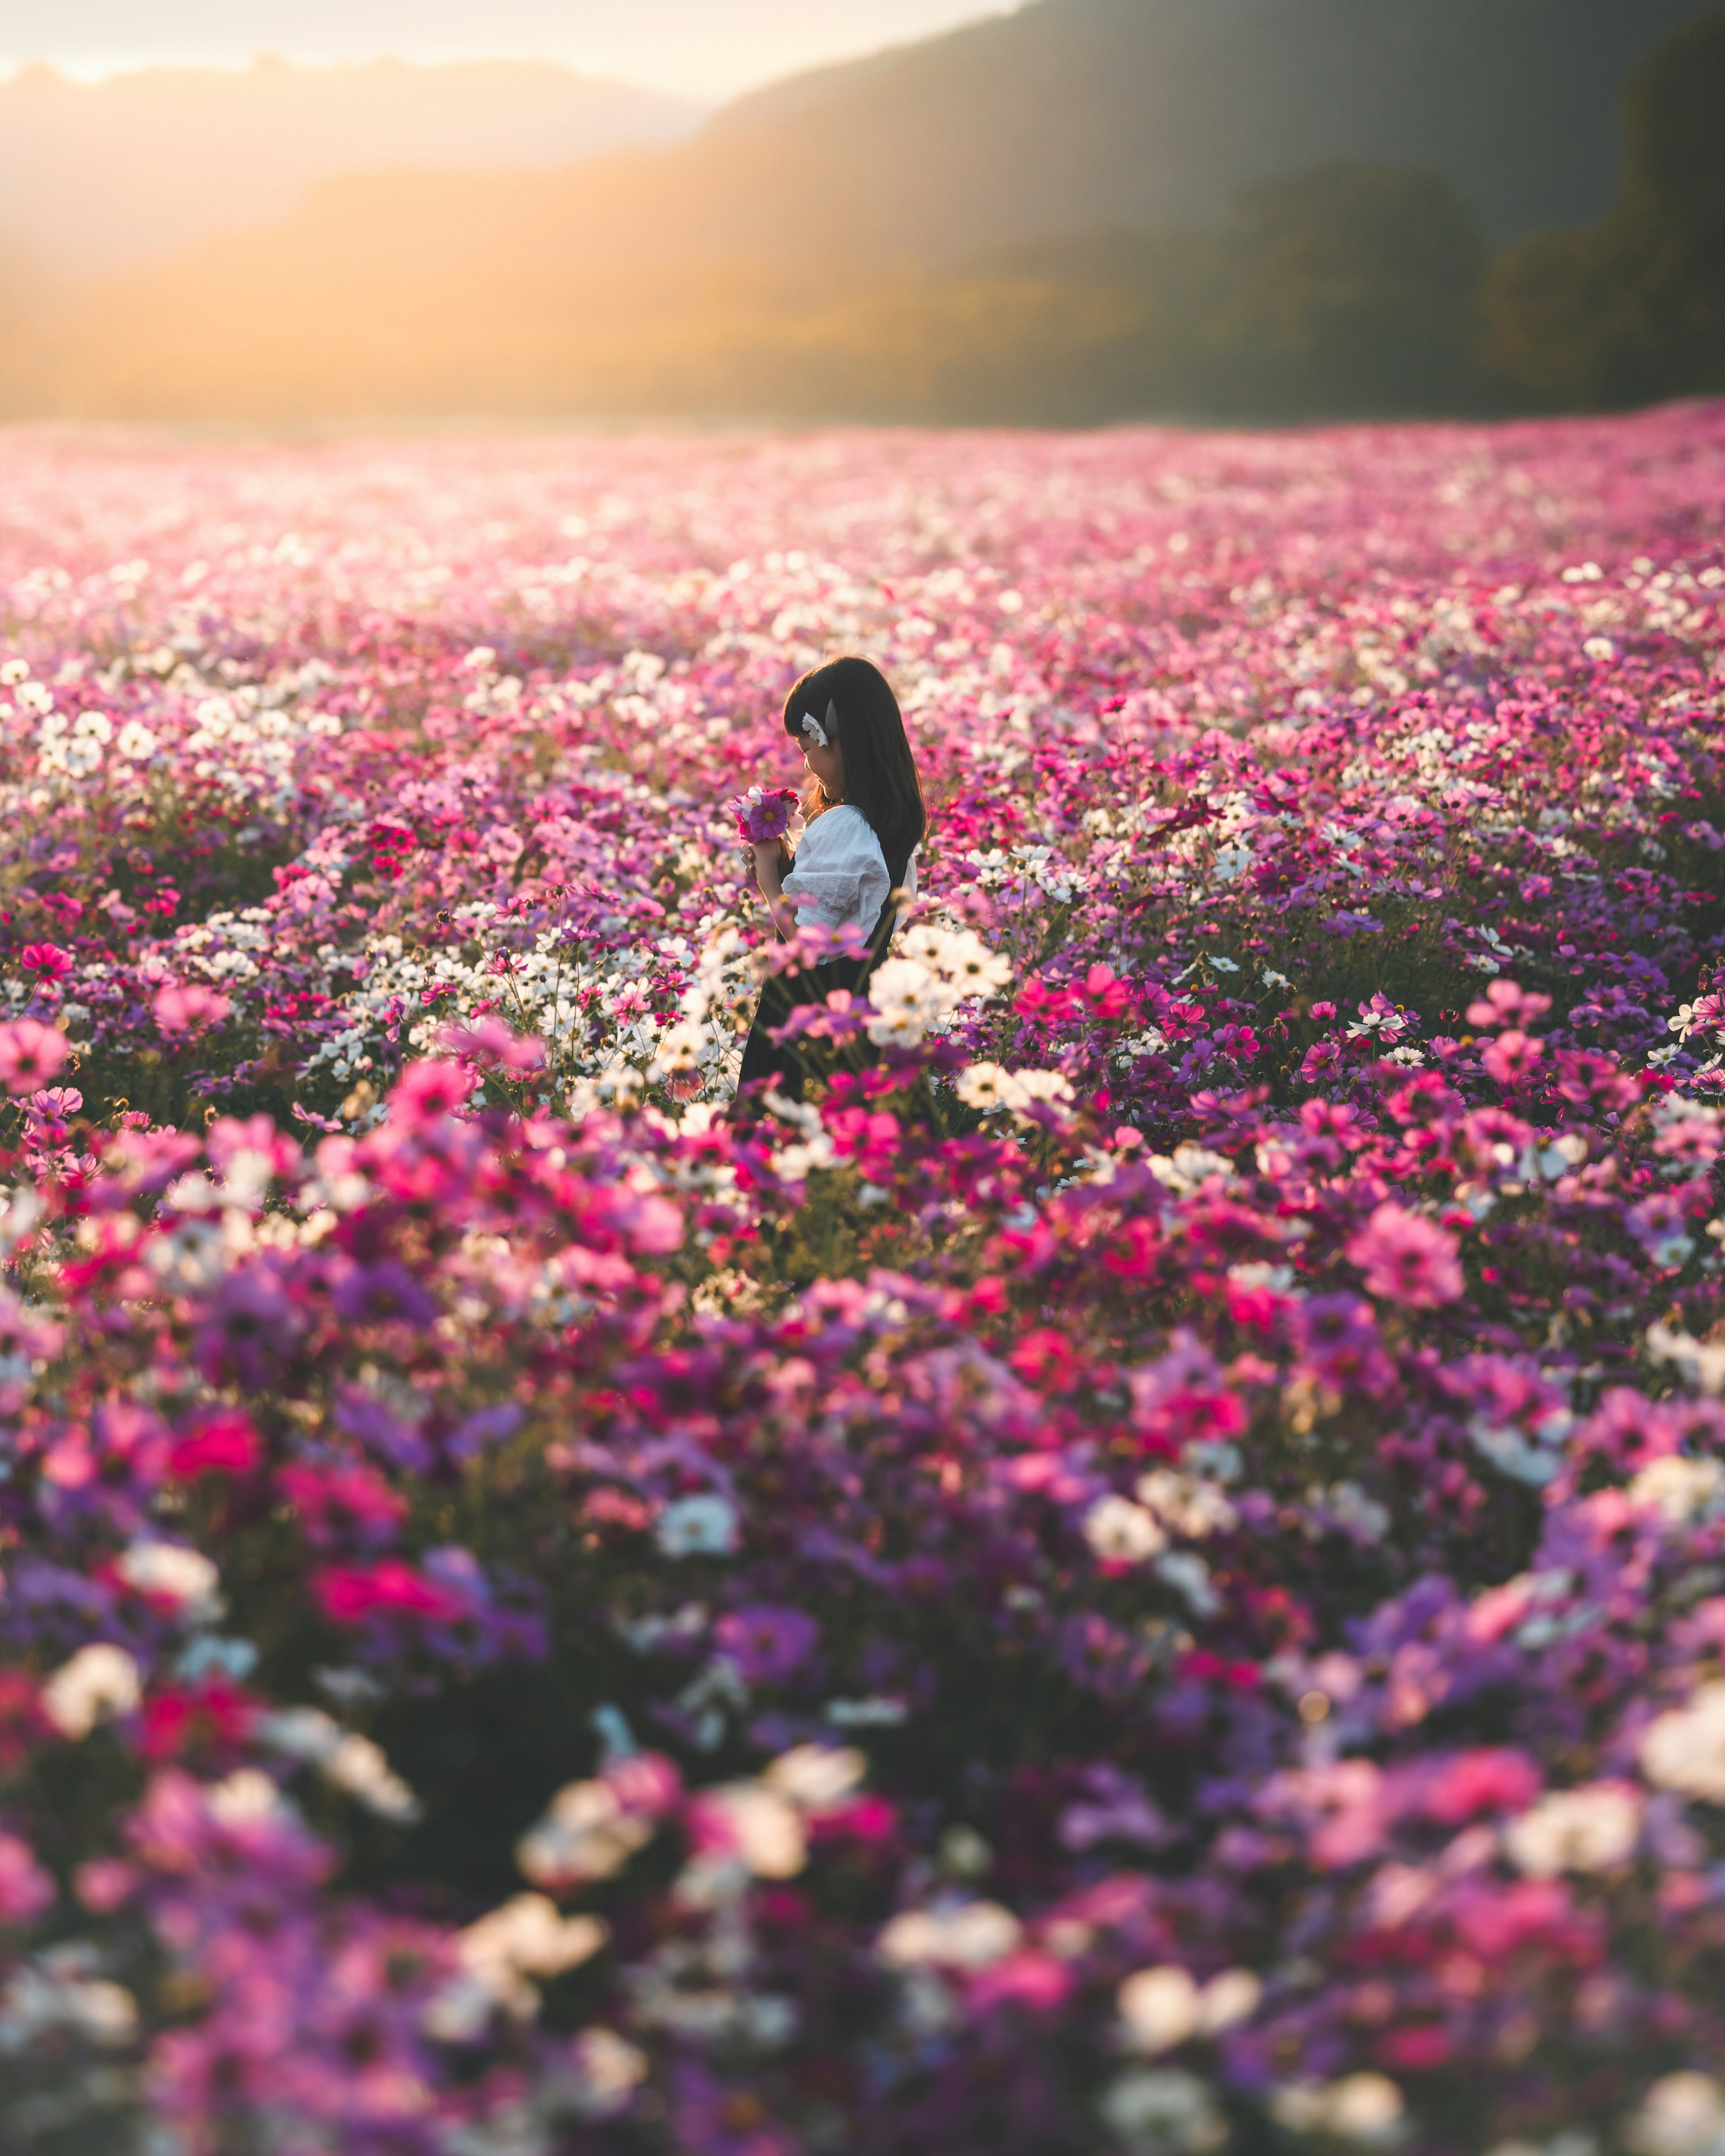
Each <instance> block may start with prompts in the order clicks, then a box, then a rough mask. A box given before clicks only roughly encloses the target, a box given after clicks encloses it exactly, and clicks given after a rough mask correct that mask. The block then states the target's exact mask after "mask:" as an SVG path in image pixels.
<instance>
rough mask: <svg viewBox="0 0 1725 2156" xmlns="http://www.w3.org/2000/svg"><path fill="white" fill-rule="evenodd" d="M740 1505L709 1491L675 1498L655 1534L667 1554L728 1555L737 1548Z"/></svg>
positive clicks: (662, 1517) (667, 1507) (690, 1555)
mask: <svg viewBox="0 0 1725 2156" xmlns="http://www.w3.org/2000/svg"><path fill="white" fill-rule="evenodd" d="M653 1536H654V1540H655V1542H656V1543H658V1544H659V1547H660V1549H661V1550H662V1551H663V1552H664V1553H665V1556H666V1557H728V1556H729V1555H730V1553H731V1552H732V1550H734V1549H735V1548H737V1507H735V1506H734V1505H733V1504H732V1503H731V1502H730V1501H729V1499H728V1498H725V1497H720V1496H714V1495H711V1494H709V1495H706V1496H696V1497H675V1498H673V1499H672V1501H671V1502H670V1504H669V1505H667V1506H666V1507H665V1510H664V1511H663V1512H661V1513H660V1516H659V1519H658V1522H657V1524H656V1526H655V1528H654V1530H653Z"/></svg>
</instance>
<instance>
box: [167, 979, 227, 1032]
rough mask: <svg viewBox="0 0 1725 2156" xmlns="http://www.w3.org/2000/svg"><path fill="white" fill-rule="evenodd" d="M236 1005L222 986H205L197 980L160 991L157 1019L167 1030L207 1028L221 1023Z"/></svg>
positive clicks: (193, 1030)
mask: <svg viewBox="0 0 1725 2156" xmlns="http://www.w3.org/2000/svg"><path fill="white" fill-rule="evenodd" d="M233 1008H234V1006H233V1004H231V1003H229V1001H228V998H227V997H226V996H224V995H223V994H222V993H221V992H220V990H219V989H217V988H203V987H201V986H200V985H199V984H198V983H197V982H195V981H194V982H192V983H190V984H189V985H188V986H187V987H185V988H158V989H157V992H156V1003H155V1011H156V1023H157V1025H158V1026H160V1027H161V1029H162V1031H163V1032H164V1033H165V1034H179V1033H189V1034H200V1033H203V1032H206V1031H207V1030H208V1028H209V1027H211V1026H213V1025H219V1024H221V1023H222V1020H223V1019H224V1018H226V1017H227V1015H228V1012H229V1011H230V1010H232V1009H233Z"/></svg>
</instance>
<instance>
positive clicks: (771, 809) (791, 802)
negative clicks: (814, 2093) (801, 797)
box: [731, 786, 802, 846]
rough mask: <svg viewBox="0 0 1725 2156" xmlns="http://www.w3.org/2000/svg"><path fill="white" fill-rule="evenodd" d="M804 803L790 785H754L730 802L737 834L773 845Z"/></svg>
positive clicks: (761, 844)
mask: <svg viewBox="0 0 1725 2156" xmlns="http://www.w3.org/2000/svg"><path fill="white" fill-rule="evenodd" d="M801 805H802V804H801V803H799V802H798V798H797V797H796V795H795V794H794V793H792V792H791V791H790V789H789V788H788V787H783V786H778V787H773V788H770V789H769V788H763V787H759V786H752V787H750V788H749V790H748V792H747V793H744V794H742V795H740V796H739V797H738V798H737V800H735V801H733V802H732V803H731V813H732V815H733V816H734V817H735V818H736V819H737V836H738V838H740V839H744V840H745V841H746V842H747V844H750V845H752V846H770V845H771V844H773V841H774V839H782V838H783V837H784V835H785V834H786V833H787V832H788V830H789V829H790V828H791V823H792V819H793V818H794V817H795V815H796V814H797V812H798V808H800V807H801Z"/></svg>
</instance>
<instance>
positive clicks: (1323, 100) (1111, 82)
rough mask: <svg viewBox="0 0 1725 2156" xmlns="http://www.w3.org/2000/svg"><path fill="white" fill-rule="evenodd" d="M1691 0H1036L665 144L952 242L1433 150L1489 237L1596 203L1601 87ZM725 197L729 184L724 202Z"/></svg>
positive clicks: (851, 222)
mask: <svg viewBox="0 0 1725 2156" xmlns="http://www.w3.org/2000/svg"><path fill="white" fill-rule="evenodd" d="M1702 12H1704V10H1703V8H1702V6H1701V5H1699V4H1697V0H1633V4H1625V0H1037V4H1034V5H1032V6H1029V7H1027V8H1024V9H1022V10H1021V11H1020V12H1019V13H1018V14H1016V15H1014V16H1012V17H1009V18H1005V19H1004V20H995V21H990V22H986V23H978V24H975V25H973V26H971V27H970V28H967V29H963V30H960V31H957V32H955V33H951V34H949V35H947V36H946V37H944V38H936V39H932V40H929V41H927V43H924V44H920V45H917V46H914V47H911V48H908V49H904V50H901V51H899V52H894V53H887V54H881V55H879V56H877V57H876V58H875V59H870V60H865V61H861V62H856V63H853V64H850V65H847V66H845V67H838V68H829V69H822V70H820V71H819V72H817V73H814V74H807V75H803V76H801V77H798V78H797V79H795V80H791V81H788V82H785V83H782V84H778V85H773V86H772V87H770V88H768V89H767V90H762V91H759V92H757V93H756V94H755V95H752V96H749V97H747V98H743V99H742V100H738V101H737V103H735V104H734V105H731V106H729V107H728V108H727V109H726V110H725V111H723V112H722V113H721V114H720V115H718V116H717V117H716V119H715V120H714V121H712V122H711V124H710V126H708V127H707V129H706V131H704V134H703V136H701V140H700V141H699V142H698V143H697V144H696V145H695V146H691V150H690V151H689V152H688V153H687V155H688V157H689V160H690V163H691V167H695V168H698V169H701V170H702V171H703V172H706V173H708V174H710V175H713V176H716V177H720V178H721V179H723V178H725V177H728V176H729V175H731V174H732V173H735V172H737V171H739V170H742V171H744V172H747V176H748V182H747V192H748V193H749V195H750V196H751V197H752V202H751V203H750V208H751V209H752V213H753V221H754V223H755V224H756V226H757V228H758V229H762V230H764V231H771V232H773V233H776V234H788V233H789V232H791V231H796V232H798V233H799V234H801V235H803V237H805V238H810V239H812V238H813V237H814V235H815V234H821V233H824V234H825V235H826V236H827V237H828V238H829V239H831V240H833V241H834V242H839V243H843V244H851V245H865V246H869V247H878V248H880V249H886V250H888V251H891V250H893V249H907V250H910V251H913V252H916V253H920V254H942V253H946V254H962V253H964V252H967V251H970V250H973V249H983V248H987V247H989V246H993V245H996V244H1002V243H1005V242H1009V241H1010V240H1013V239H1019V238H1024V237H1027V236H1034V235H1037V234H1047V233H1057V232H1065V231H1072V230H1077V229H1081V228H1086V227H1089V226H1094V225H1102V224H1110V223H1131V224H1141V225H1152V226H1154V225H1161V224H1168V223H1183V222H1186V221H1189V220H1193V219H1199V218H1208V217H1211V216H1214V215H1215V214H1216V213H1218V212H1219V211H1220V210H1221V209H1222V208H1224V205H1225V204H1226V203H1227V201H1228V200H1229V198H1230V197H1231V196H1232V195H1233V194H1234V193H1235V192H1236V190H1238V189H1239V188H1240V187H1244V186H1247V185H1250V184H1251V183H1252V182H1255V181H1258V180H1260V179H1267V178H1272V177H1277V176H1279V175H1281V174H1282V173H1285V172H1292V171H1296V170H1297V169H1299V168H1301V167H1304V166H1307V165H1312V164H1316V163H1318V162H1323V161H1326V160H1330V159H1336V158H1352V159H1360V160H1364V161H1372V162H1377V161H1384V160H1392V161H1394V162H1400V163H1404V164H1412V165H1422V166H1429V167H1431V168H1433V169H1435V170H1436V171H1438V172H1441V173H1442V174H1443V175H1444V177H1445V178H1447V179H1448V180H1449V181H1450V182H1451V184H1452V185H1453V186H1454V187H1455V188H1456V190H1457V192H1458V193H1460V194H1461V197H1462V198H1463V199H1464V200H1465V201H1466V203H1468V205H1469V206H1470V208H1471V209H1472V210H1473V211H1474V213H1475V214H1476V216H1477V217H1478V218H1479V219H1480V221H1481V224H1482V225H1483V226H1484V228H1485V229H1486V233H1487V234H1488V236H1489V237H1491V239H1494V240H1504V239H1511V238H1512V237H1515V236H1516V235H1517V234H1522V233H1524V232H1527V231H1529V230H1532V229H1536V228H1540V227H1543V226H1546V225H1553V224H1557V225H1563V224H1576V223H1584V222H1585V221H1587V220H1588V219H1589V218H1594V217H1596V216H1598V215H1599V214H1600V213H1601V212H1602V211H1603V210H1604V208H1605V207H1606V206H1607V204H1608V203H1609V201H1610V199H1611V196H1612V193H1613V189H1614V186H1615V178H1616V167H1617V156H1618V147H1617V126H1616V118H1615V99H1616V96H1617V93H1618V91H1619V90H1620V86H1621V84H1622V82H1623V80H1624V77H1625V74H1626V72H1627V70H1628V69H1629V68H1630V65H1631V64H1632V63H1633V61H1634V60H1635V59H1636V58H1637V57H1638V56H1639V55H1640V53H1641V52H1643V51H1644V50H1645V49H1646V48H1647V47H1648V46H1649V45H1650V44H1652V43H1653V42H1654V41H1655V40H1656V38H1659V37H1661V35H1663V34H1664V33H1666V31H1667V30H1669V29H1671V28H1673V27H1674V26H1675V25H1676V24H1678V23H1682V22H1684V21H1686V20H1687V19H1688V18H1691V17H1693V16H1695V15H1697V14H1698V13H1702ZM741 207H742V205H741V203H739V208H741Z"/></svg>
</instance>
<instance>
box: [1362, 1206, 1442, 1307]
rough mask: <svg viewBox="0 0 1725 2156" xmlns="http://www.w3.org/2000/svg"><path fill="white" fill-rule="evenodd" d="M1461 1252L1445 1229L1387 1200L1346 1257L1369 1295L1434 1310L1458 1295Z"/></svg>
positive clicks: (1374, 1214)
mask: <svg viewBox="0 0 1725 2156" xmlns="http://www.w3.org/2000/svg"><path fill="white" fill-rule="evenodd" d="M1460 1249H1461V1245H1459V1244H1458V1243H1457V1242H1456V1240H1455V1237H1454V1236H1453V1235H1451V1234H1450V1232H1449V1230H1448V1229H1446V1228H1440V1227H1439V1226H1438V1225H1437V1224H1436V1222H1435V1221H1433V1220H1427V1219H1422V1218H1421V1216H1420V1214H1417V1213H1409V1212H1405V1211H1404V1210H1403V1209H1402V1208H1401V1207H1400V1206H1399V1205H1397V1204H1394V1202H1393V1201H1386V1202H1385V1203H1384V1204H1382V1205H1380V1206H1378V1209H1377V1210H1376V1211H1375V1212H1374V1213H1373V1215H1372V1217H1371V1219H1370V1220H1369V1221H1368V1223H1367V1224H1366V1225H1365V1226H1364V1227H1363V1228H1362V1229H1360V1230H1359V1232H1358V1234H1357V1235H1355V1236H1353V1239H1352V1240H1351V1241H1350V1242H1349V1243H1348V1262H1349V1263H1350V1264H1351V1265H1358V1267H1359V1269H1360V1270H1361V1271H1362V1272H1363V1274H1364V1275H1365V1276H1366V1286H1368V1288H1369V1289H1370V1290H1371V1291H1372V1293H1373V1295H1376V1296H1382V1297H1383V1298H1384V1301H1386V1302H1399V1303H1404V1304H1405V1305H1406V1306H1408V1307H1409V1308H1410V1309H1414V1310H1432V1309H1435V1308H1436V1307H1437V1306H1438V1305H1439V1304H1440V1303H1445V1302H1455V1301H1457V1300H1458V1299H1459V1297H1460V1296H1461V1292H1462V1278H1461V1265H1460V1264H1459V1263H1458V1262H1457V1260H1458V1255H1459V1252H1460Z"/></svg>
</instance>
